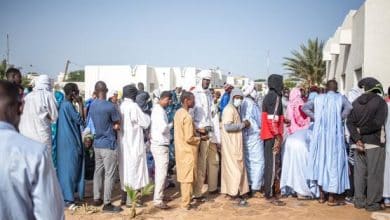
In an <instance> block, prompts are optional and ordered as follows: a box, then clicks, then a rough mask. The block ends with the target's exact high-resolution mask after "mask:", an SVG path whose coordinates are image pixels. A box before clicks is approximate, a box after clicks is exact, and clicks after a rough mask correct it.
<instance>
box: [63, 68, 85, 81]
mask: <svg viewBox="0 0 390 220" xmlns="http://www.w3.org/2000/svg"><path fill="white" fill-rule="evenodd" d="M84 80H85V73H84V70H76V71H72V72H70V73H68V74H67V75H66V80H64V81H65V82H84Z"/></svg>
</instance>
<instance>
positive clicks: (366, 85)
mask: <svg viewBox="0 0 390 220" xmlns="http://www.w3.org/2000/svg"><path fill="white" fill-rule="evenodd" d="M358 86H359V88H362V89H364V91H365V92H375V93H382V94H383V87H382V84H381V83H380V82H379V81H378V80H377V79H375V78H373V77H366V78H363V79H361V80H360V81H359V83H358Z"/></svg>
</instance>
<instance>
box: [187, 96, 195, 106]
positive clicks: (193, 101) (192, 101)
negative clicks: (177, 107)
mask: <svg viewBox="0 0 390 220" xmlns="http://www.w3.org/2000/svg"><path fill="white" fill-rule="evenodd" d="M185 101H186V105H187V106H188V108H193V107H194V106H195V98H194V96H193V95H192V96H190V98H189V99H186V100H185Z"/></svg>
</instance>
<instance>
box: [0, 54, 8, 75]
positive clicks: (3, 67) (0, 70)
mask: <svg viewBox="0 0 390 220" xmlns="http://www.w3.org/2000/svg"><path fill="white" fill-rule="evenodd" d="M6 71H7V60H5V59H4V60H3V61H1V63H0V79H5V72H6Z"/></svg>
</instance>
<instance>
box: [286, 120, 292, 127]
mask: <svg viewBox="0 0 390 220" xmlns="http://www.w3.org/2000/svg"><path fill="white" fill-rule="evenodd" d="M284 123H285V124H286V126H287V127H290V126H291V120H290V119H287V118H285V119H284Z"/></svg>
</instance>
